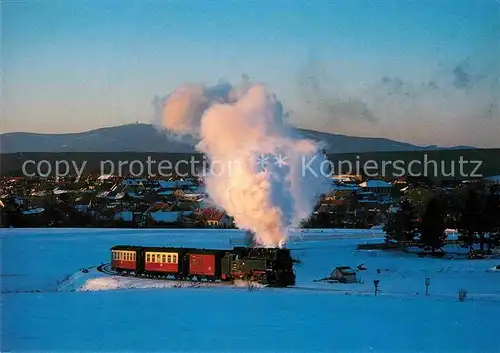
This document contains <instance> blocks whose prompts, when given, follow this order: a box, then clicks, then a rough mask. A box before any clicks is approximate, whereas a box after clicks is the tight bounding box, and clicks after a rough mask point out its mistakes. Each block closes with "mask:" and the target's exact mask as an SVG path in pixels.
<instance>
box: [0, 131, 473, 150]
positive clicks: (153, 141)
mask: <svg viewBox="0 0 500 353" xmlns="http://www.w3.org/2000/svg"><path fill="white" fill-rule="evenodd" d="M298 131H299V133H300V134H302V135H303V136H304V137H307V138H310V139H313V140H316V141H323V142H324V143H325V144H326V146H327V147H326V149H327V152H328V153H362V152H382V151H384V152H396V151H422V150H436V149H471V148H473V147H468V146H456V147H451V148H446V147H438V146H416V145H412V144H409V143H404V142H398V141H393V140H389V139H385V138H368V137H354V136H346V135H340V134H329V133H325V132H318V131H313V130H305V129H298ZM0 151H1V153H18V152H57V153H61V152H167V153H193V152H195V151H194V147H193V145H192V144H190V143H182V142H179V141H177V140H175V139H174V138H172V137H169V136H167V134H166V133H164V132H161V131H158V130H157V129H155V128H154V127H153V126H152V125H149V124H130V125H121V126H114V127H106V128H100V129H95V130H91V131H86V132H80V133H66V134H36V133H27V132H12V133H5V134H1V135H0Z"/></svg>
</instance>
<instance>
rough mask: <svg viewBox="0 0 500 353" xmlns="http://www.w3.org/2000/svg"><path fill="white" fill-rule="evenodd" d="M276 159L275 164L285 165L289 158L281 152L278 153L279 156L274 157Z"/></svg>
mask: <svg viewBox="0 0 500 353" xmlns="http://www.w3.org/2000/svg"><path fill="white" fill-rule="evenodd" d="M274 159H275V160H276V162H274V164H275V165H277V166H278V167H280V168H281V167H283V166H285V165H286V162H285V161H286V160H287V159H288V157H287V156H283V155H282V154H281V153H280V154H278V156H277V157H274Z"/></svg>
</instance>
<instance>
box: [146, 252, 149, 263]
mask: <svg viewBox="0 0 500 353" xmlns="http://www.w3.org/2000/svg"><path fill="white" fill-rule="evenodd" d="M146 262H149V254H147V255H146Z"/></svg>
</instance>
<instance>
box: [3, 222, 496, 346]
mask: <svg viewBox="0 0 500 353" xmlns="http://www.w3.org/2000/svg"><path fill="white" fill-rule="evenodd" d="M0 236H1V241H2V243H1V250H2V263H1V267H2V268H1V286H2V329H1V331H2V337H1V338H2V341H1V350H2V352H6V351H30V352H32V351H80V352H81V351H85V352H96V351H106V352H116V351H128V352H138V351H162V352H165V351H176V352H193V351H196V352H208V351H211V352H244V351H252V352H271V351H273V352H275V351H283V352H313V351H325V352H333V351H335V352H417V351H418V352H498V351H500V343H499V341H498V339H497V336H496V333H497V331H498V329H497V320H498V318H499V317H500V271H492V270H491V269H492V268H494V267H495V266H497V265H500V259H490V260H474V261H468V260H463V259H422V258H418V257H416V256H415V255H407V254H401V253H397V252H380V251H357V250H356V244H359V243H363V242H380V241H381V238H382V237H383V234H381V233H380V230H373V231H371V230H370V231H356V230H323V231H321V230H316V231H311V232H304V233H301V232H296V233H294V234H293V236H292V237H291V240H290V242H289V243H288V245H287V246H288V247H289V248H291V249H292V254H293V256H294V257H295V258H298V259H300V260H301V263H300V264H297V265H296V274H297V285H296V287H294V288H286V289H271V288H256V290H253V291H249V290H248V289H247V286H246V284H245V283H240V284H237V285H235V286H227V285H226V286H221V285H213V284H212V285H204V284H198V285H192V284H190V285H187V284H185V283H184V284H180V283H178V282H173V281H172V282H163V281H157V280H143V279H135V278H124V277H114V276H109V275H104V274H102V273H100V272H97V271H96V270H95V266H97V265H100V264H101V263H105V262H108V261H109V260H108V259H109V248H110V247H111V246H113V245H118V244H134V245H159V246H163V245H165V246H166V245H169V246H185V247H188V246H189V247H205V248H220V249H224V248H231V247H232V244H238V243H240V242H241V239H242V233H241V232H239V231H234V230H222V231H221V230H196V231H192V230H164V229H159V230H127V229H116V230H113V229H106V230H104V229H103V230H96V229H2V230H0ZM360 264H364V266H365V267H366V268H367V270H365V271H359V272H358V273H357V276H358V279H360V280H361V283H353V284H329V283H321V282H313V281H314V280H315V279H319V278H322V277H325V276H327V275H329V274H330V272H331V271H332V269H333V268H334V267H335V266H341V265H347V266H351V267H353V268H355V267H356V266H358V265H360ZM83 268H89V271H88V273H84V272H81V271H80V270H81V269H83ZM377 269H379V270H380V273H377ZM426 277H428V278H430V295H429V296H426V295H425V285H424V281H425V278H426ZM374 279H379V280H380V290H381V292H380V293H379V294H378V295H377V296H374V294H373V280H374ZM462 288H464V289H466V290H467V293H468V295H467V298H466V300H465V301H464V302H460V301H459V300H458V299H457V294H458V291H459V290H460V289H462Z"/></svg>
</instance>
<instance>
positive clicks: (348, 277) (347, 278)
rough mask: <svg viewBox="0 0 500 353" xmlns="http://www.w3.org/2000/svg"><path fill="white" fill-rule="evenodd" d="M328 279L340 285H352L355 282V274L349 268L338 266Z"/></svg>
mask: <svg viewBox="0 0 500 353" xmlns="http://www.w3.org/2000/svg"><path fill="white" fill-rule="evenodd" d="M330 278H331V279H332V280H334V281H339V282H340V283H354V282H356V272H354V270H353V269H352V268H351V267H349V266H340V267H336V268H335V270H333V272H332V273H331V275H330Z"/></svg>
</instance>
